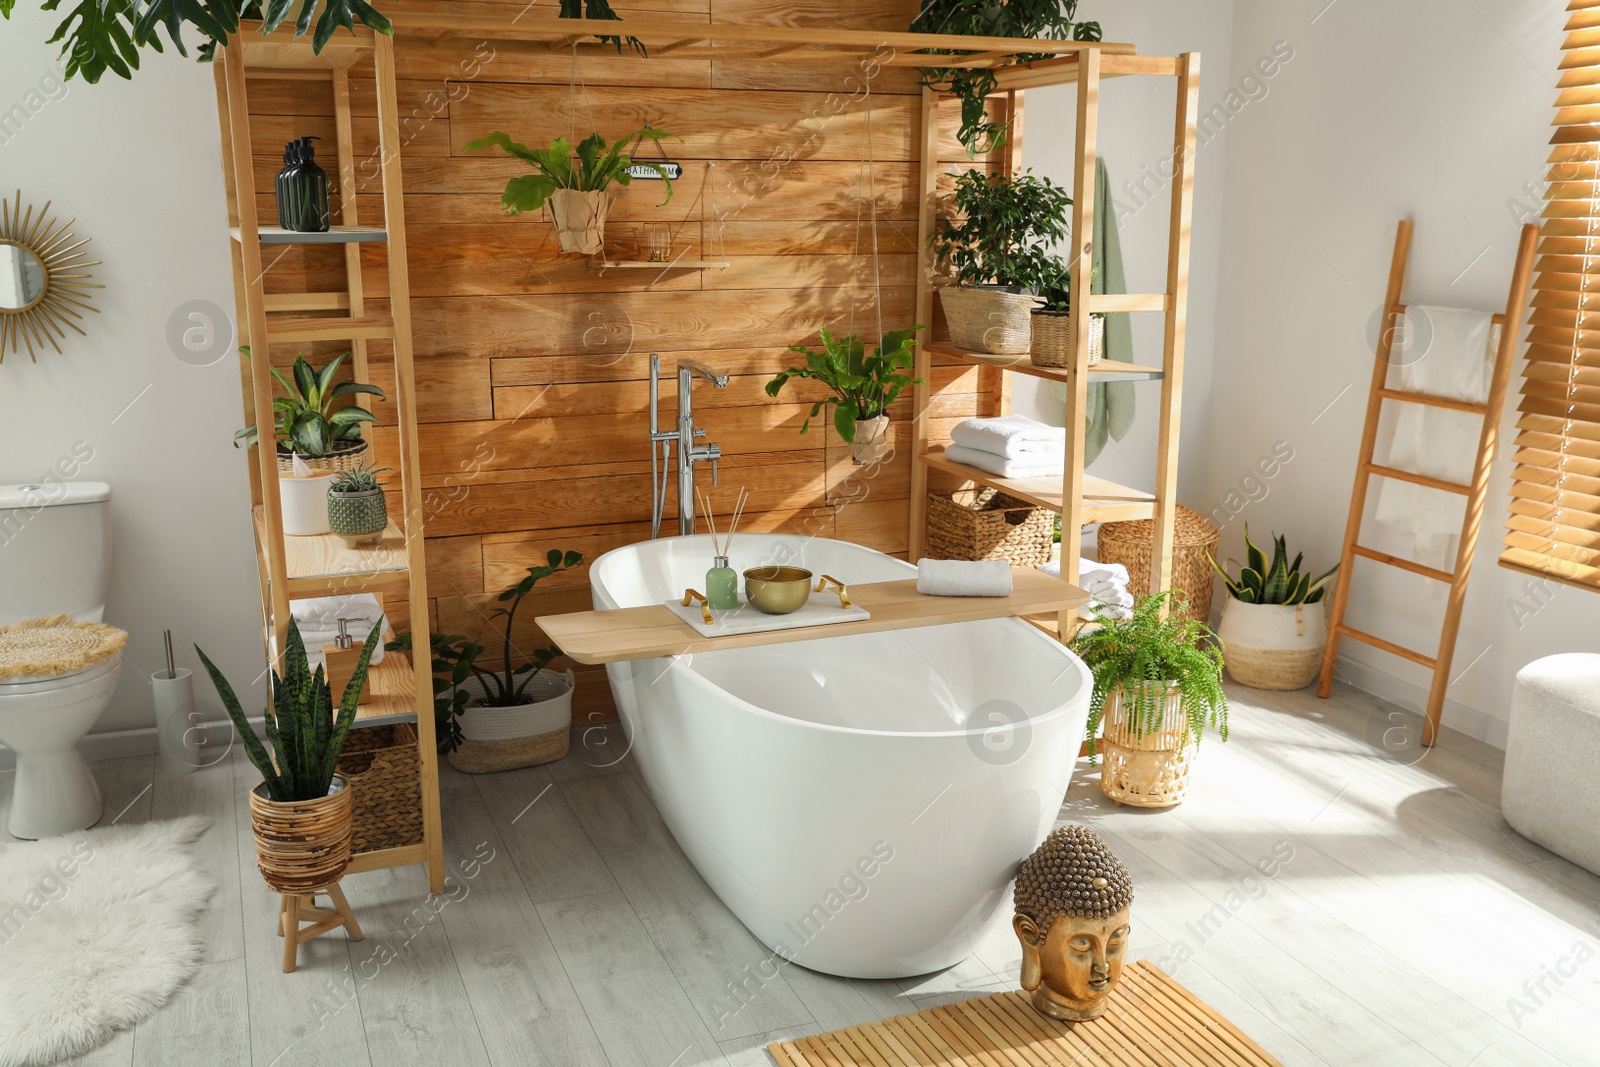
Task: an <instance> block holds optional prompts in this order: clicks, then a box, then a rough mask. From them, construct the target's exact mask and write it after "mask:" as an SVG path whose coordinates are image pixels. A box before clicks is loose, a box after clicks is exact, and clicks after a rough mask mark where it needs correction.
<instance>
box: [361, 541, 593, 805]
mask: <svg viewBox="0 0 1600 1067" xmlns="http://www.w3.org/2000/svg"><path fill="white" fill-rule="evenodd" d="M582 562H583V555H582V554H581V553H578V552H565V553H563V552H562V551H560V550H559V549H554V548H553V549H551V550H550V553H549V555H548V556H547V557H546V559H545V563H544V564H543V565H542V566H538V567H529V568H528V573H527V576H526V577H524V578H523V579H522V580H521V581H519V582H518V583H517V584H516V585H513V586H511V587H510V588H509V589H507V590H505V591H504V592H502V593H501V594H500V602H501V603H502V604H509V605H510V607H504V608H496V609H495V612H494V615H495V617H496V618H501V619H503V620H504V622H503V623H502V626H503V632H502V635H501V636H502V639H503V641H504V651H503V652H502V655H501V658H500V663H499V665H498V666H496V667H494V668H493V669H490V668H489V667H486V666H484V665H483V664H482V663H480V662H479V657H481V656H482V655H483V653H484V647H483V646H482V645H480V644H478V643H476V642H475V641H472V640H470V639H468V638H465V637H458V636H456V635H453V634H430V635H429V636H428V647H429V651H430V653H431V657H432V664H433V692H434V725H435V732H436V734H437V736H438V739H439V751H440V752H447V753H449V759H450V763H451V765H452V766H454V767H455V768H456V769H457V770H460V771H465V772H467V773H468V774H483V773H485V772H489V771H509V770H512V769H514V768H517V767H531V766H533V765H535V764H538V763H549V762H551V761H552V760H558V759H560V758H561V757H563V756H565V755H566V754H567V746H568V742H569V740H570V737H571V728H572V690H573V687H574V685H575V684H576V678H575V677H574V675H573V673H572V671H570V670H567V671H553V670H550V669H549V667H550V661H551V660H553V659H555V658H556V657H557V656H559V655H561V650H560V649H559V648H556V647H554V646H551V647H549V648H536V649H534V650H533V651H532V652H531V654H529V653H525V652H524V651H523V650H521V649H518V648H517V647H516V645H515V643H514V642H513V641H512V637H511V628H512V625H513V624H514V623H515V622H516V618H517V609H518V608H519V607H521V605H522V601H523V599H524V598H526V597H527V596H528V594H529V593H532V592H533V587H534V586H535V585H537V584H538V583H539V582H540V581H542V580H543V579H545V578H548V577H550V576H551V575H552V574H559V573H560V572H562V571H566V570H571V569H573V568H574V567H577V566H578V565H579V564H581V563H582ZM414 640H415V638H414V635H412V634H410V633H404V634H401V635H400V636H399V637H398V638H396V639H395V640H393V641H391V642H389V644H388V645H386V646H384V647H385V648H386V649H390V650H403V651H409V650H410V649H411V647H412V644H413V643H414ZM519 659H521V660H524V662H522V663H521V664H520V665H516V664H517V660H519Z"/></svg>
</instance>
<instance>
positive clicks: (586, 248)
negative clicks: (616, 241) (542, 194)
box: [550, 189, 611, 256]
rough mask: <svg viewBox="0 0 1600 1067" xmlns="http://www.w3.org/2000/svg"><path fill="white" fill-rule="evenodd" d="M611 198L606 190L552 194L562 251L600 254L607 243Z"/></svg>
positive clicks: (566, 190) (570, 191) (551, 209)
mask: <svg viewBox="0 0 1600 1067" xmlns="http://www.w3.org/2000/svg"><path fill="white" fill-rule="evenodd" d="M610 210H611V198H610V197H609V196H607V195H606V193H605V191H604V190H594V191H590V192H584V191H581V190H578V189H557V190H556V191H555V192H553V193H551V194H550V217H551V218H553V219H554V220H555V223H556V236H557V237H558V238H560V240H561V251H563V252H581V253H582V254H583V255H586V256H593V255H598V254H599V253H600V252H601V251H602V250H603V249H604V247H605V243H606V213H607V212H609V211H610Z"/></svg>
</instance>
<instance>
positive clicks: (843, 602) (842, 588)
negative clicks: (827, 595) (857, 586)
mask: <svg viewBox="0 0 1600 1067" xmlns="http://www.w3.org/2000/svg"><path fill="white" fill-rule="evenodd" d="M830 585H833V586H837V587H838V591H839V606H840V607H843V608H848V607H850V606H851V604H850V588H849V587H848V586H846V585H845V584H844V583H843V582H841V581H840V580H839V579H837V578H835V577H833V575H831V574H824V575H823V576H822V577H821V578H818V579H817V587H816V588H815V589H813V590H812V592H813V593H820V592H822V591H823V590H824V589H826V588H827V587H828V586H830Z"/></svg>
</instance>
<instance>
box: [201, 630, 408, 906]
mask: <svg viewBox="0 0 1600 1067" xmlns="http://www.w3.org/2000/svg"><path fill="white" fill-rule="evenodd" d="M379 629H380V627H379V626H374V627H373V628H372V632H371V633H370V634H368V635H367V641H366V644H365V645H363V646H362V648H361V656H360V658H359V659H358V660H357V661H356V668H355V671H354V672H353V673H352V674H351V676H350V681H349V683H348V684H346V686H345V689H344V693H343V694H342V695H341V696H340V698H339V703H338V704H335V703H334V702H333V696H332V693H331V692H330V690H329V688H328V681H327V678H326V677H325V676H324V674H323V673H322V668H321V667H318V668H317V670H316V673H315V674H313V673H312V672H311V668H310V663H309V661H308V660H307V658H306V646H305V642H304V641H303V640H301V637H300V628H299V627H298V626H296V625H295V624H294V622H293V621H291V622H290V623H289V639H288V641H287V647H286V648H285V651H284V660H283V670H282V672H281V673H280V672H279V671H277V670H274V671H273V672H272V704H271V706H270V707H268V708H267V709H266V732H267V740H268V741H269V742H270V743H271V745H272V751H271V752H270V753H269V752H268V751H267V747H266V745H264V744H262V742H261V738H260V737H258V736H256V732H255V729H254V728H253V727H252V726H251V725H250V722H249V720H248V719H246V718H245V714H244V709H243V708H242V707H241V706H240V704H239V697H238V695H237V694H236V693H235V692H234V691H233V686H231V685H230V684H228V679H226V678H225V677H223V675H222V672H221V671H219V670H217V667H216V665H215V664H214V663H212V662H211V660H210V659H209V658H208V657H207V656H206V654H205V652H203V651H201V649H200V646H199V645H196V646H195V652H197V653H198V654H199V656H200V662H201V663H203V664H205V668H206V673H207V674H209V675H210V676H211V684H212V685H214V686H215V687H216V689H217V696H218V697H219V698H221V700H222V706H223V707H224V708H226V709H227V712H228V718H229V719H231V720H233V726H234V729H236V730H238V731H239V737H240V739H241V740H242V741H243V742H244V751H245V755H247V756H249V757H250V762H251V763H252V764H254V765H255V768H256V770H257V771H259V772H260V773H261V783H260V784H259V785H257V786H256V787H255V788H253V789H251V790H250V793H249V802H250V823H251V827H252V828H253V829H254V831H255V840H256V865H257V866H258V867H259V868H260V869H261V874H262V877H263V878H265V879H266V882H267V885H268V886H269V887H271V889H272V890H273V892H276V893H285V894H290V895H297V896H305V895H307V894H308V893H309V891H311V890H314V889H321V888H323V887H325V886H329V885H332V884H333V883H334V882H337V881H338V880H339V877H340V875H342V874H343V873H344V869H345V867H346V866H348V865H349V863H350V835H351V817H352V808H351V792H350V788H349V783H347V782H346V781H345V779H344V778H342V777H340V776H339V775H338V774H337V773H336V769H337V766H338V763H339V753H340V752H342V751H343V750H344V742H345V738H346V737H348V736H349V734H350V726H351V724H352V723H354V722H355V717H356V702H357V700H359V699H360V696H361V688H362V686H364V685H365V684H366V681H367V665H368V662H369V661H370V660H371V659H372V653H373V651H374V650H375V649H376V648H377V647H378V640H379V636H378V634H379Z"/></svg>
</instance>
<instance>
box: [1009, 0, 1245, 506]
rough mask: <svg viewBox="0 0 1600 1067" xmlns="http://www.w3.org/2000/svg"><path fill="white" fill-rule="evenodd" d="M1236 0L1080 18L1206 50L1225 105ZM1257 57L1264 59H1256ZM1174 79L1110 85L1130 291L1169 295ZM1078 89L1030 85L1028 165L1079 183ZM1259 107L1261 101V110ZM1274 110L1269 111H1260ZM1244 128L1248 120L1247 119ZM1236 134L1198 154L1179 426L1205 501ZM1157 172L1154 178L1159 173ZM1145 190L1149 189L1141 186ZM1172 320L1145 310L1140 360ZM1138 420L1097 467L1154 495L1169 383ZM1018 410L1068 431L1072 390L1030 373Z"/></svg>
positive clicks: (1192, 499)
mask: <svg viewBox="0 0 1600 1067" xmlns="http://www.w3.org/2000/svg"><path fill="white" fill-rule="evenodd" d="M1232 12H1233V0H1197V2H1194V3H1183V4H1174V3H1171V2H1170V0H1122V2H1118V3H1104V2H1089V3H1085V4H1083V5H1082V7H1080V9H1079V17H1081V18H1092V19H1099V20H1100V24H1101V28H1102V30H1103V31H1104V33H1105V39H1106V40H1108V41H1128V42H1132V43H1134V44H1136V45H1137V46H1138V49H1139V52H1140V53H1141V54H1144V55H1177V54H1179V53H1180V52H1199V53H1200V54H1201V56H1200V63H1201V70H1200V85H1201V93H1200V96H1201V100H1202V101H1203V102H1204V105H1205V107H1207V108H1209V107H1210V106H1211V105H1212V104H1214V103H1216V102H1218V101H1220V100H1221V99H1222V98H1223V95H1224V93H1225V92H1226V91H1227V86H1228V85H1229V84H1230V83H1232V82H1234V81H1236V80H1237V78H1238V76H1239V74H1240V73H1241V72H1242V70H1243V68H1241V70H1239V71H1236V70H1235V69H1234V68H1235V66H1237V64H1235V62H1234V61H1233V57H1232V19H1233V14H1232ZM1249 58H1251V59H1252V60H1253V59H1254V56H1253V55H1252V56H1251V57H1249ZM1176 86H1177V80H1176V79H1174V78H1144V77H1127V78H1115V79H1107V80H1106V81H1104V82H1103V83H1102V88H1101V112H1100V141H1099V150H1100V154H1101V156H1102V157H1103V158H1104V159H1105V161H1106V170H1107V173H1108V174H1109V176H1110V178H1111V184H1112V186H1113V188H1114V190H1115V193H1114V196H1113V200H1114V202H1115V203H1116V206H1117V211H1118V218H1119V229H1118V235H1119V236H1120V238H1121V241H1122V256H1123V266H1124V268H1125V270H1126V272H1127V280H1128V291H1129V292H1135V293H1159V292H1162V291H1164V290H1165V289H1166V269H1167V227H1168V223H1169V221H1170V217H1171V185H1170V183H1169V182H1166V181H1163V180H1161V179H1160V177H1159V175H1160V167H1161V164H1162V163H1163V162H1164V161H1166V160H1168V159H1169V158H1170V157H1171V155H1172V145H1173V121H1174V117H1175V114H1176V112H1175V107H1176V103H1177V88H1176ZM1076 98H1077V90H1076V89H1075V88H1073V87H1070V86H1054V87H1051V88H1047V89H1030V90H1028V94H1027V98H1026V104H1025V112H1024V118H1025V125H1024V136H1023V141H1022V145H1023V149H1022V155H1023V163H1024V165H1025V166H1028V167H1031V168H1032V169H1033V170H1034V171H1035V172H1037V173H1039V174H1043V175H1046V176H1048V177H1049V178H1051V179H1052V180H1053V181H1055V182H1057V183H1059V184H1061V185H1064V186H1066V187H1067V188H1068V189H1071V188H1072V166H1073V159H1074V154H1075V150H1076V140H1075V138H1076V135H1077V134H1076V118H1075V116H1076V112H1075V107H1076V103H1075V101H1076ZM1251 106H1252V107H1256V106H1258V105H1255V104H1252V105H1251ZM1260 106H1265V105H1260ZM1239 121H1241V122H1242V121H1246V120H1245V118H1243V117H1241V118H1240V119H1239ZM1226 154H1227V137H1226V136H1217V137H1214V138H1212V139H1211V140H1210V141H1209V143H1207V144H1204V145H1203V146H1201V147H1200V149H1199V150H1198V152H1197V153H1196V171H1195V175H1196V177H1195V211H1194V232H1193V245H1192V248H1191V252H1190V289H1189V331H1188V351H1187V358H1186V361H1185V367H1186V374H1187V378H1186V380H1185V383H1184V395H1183V419H1182V422H1181V424H1180V429H1181V445H1180V453H1179V455H1180V457H1181V458H1180V463H1179V494H1178V495H1179V497H1180V499H1182V500H1183V501H1184V502H1185V503H1189V504H1191V505H1192V506H1198V504H1197V503H1196V498H1197V497H1199V496H1200V495H1202V493H1203V486H1204V485H1205V454H1204V445H1205V442H1206V440H1207V428H1206V427H1207V422H1208V415H1209V411H1210V408H1211V403H1210V398H1211V393H1212V375H1213V368H1214V365H1215V362H1216V358H1215V349H1214V336H1215V332H1216V322H1215V308H1216V303H1217V274H1218V264H1219V261H1220V256H1221V254H1222V242H1223V226H1222V204H1223V189H1224V173H1225V171H1224V159H1225V157H1226ZM1152 175H1154V177H1152ZM1130 183H1131V185H1132V186H1137V185H1138V184H1140V183H1143V189H1142V191H1141V190H1139V189H1137V188H1130ZM1162 321H1163V320H1162V316H1160V315H1157V314H1146V315H1135V316H1133V317H1132V323H1133V329H1134V358H1135V359H1136V360H1137V361H1139V362H1141V363H1145V364H1153V365H1156V366H1159V365H1160V363H1161V346H1162ZM1135 388H1136V389H1137V391H1138V399H1137V403H1138V408H1137V412H1138V414H1137V417H1136V421H1135V423H1134V425H1133V427H1132V429H1131V430H1130V431H1129V432H1128V434H1127V436H1126V437H1124V438H1123V439H1122V440H1121V441H1113V442H1111V443H1109V444H1108V445H1107V446H1106V448H1105V450H1104V451H1103V452H1102V453H1101V454H1100V457H1099V459H1097V460H1096V461H1095V463H1094V464H1093V466H1092V467H1091V468H1090V469H1091V470H1092V471H1093V472H1094V473H1096V474H1098V475H1101V476H1102V477H1105V478H1110V479H1111V480H1113V481H1116V482H1119V483H1121V484H1123V485H1128V486H1132V487H1134V488H1139V489H1145V490H1150V491H1153V490H1154V489H1155V470H1156V463H1155V456H1156V434H1157V429H1158V424H1159V420H1158V419H1157V417H1156V416H1157V411H1158V408H1157V405H1158V402H1159V395H1160V394H1159V387H1158V386H1157V385H1156V384H1155V383H1149V384H1141V385H1138V386H1136V387H1135ZM1012 408H1013V410H1014V411H1016V412H1018V413H1019V414H1024V415H1030V416H1032V417H1034V418H1036V419H1041V420H1044V421H1047V422H1051V423H1054V424H1055V425H1058V426H1059V425H1061V423H1062V421H1063V417H1064V414H1063V408H1062V395H1060V394H1056V393H1053V392H1052V390H1051V388H1050V387H1049V385H1048V384H1047V383H1044V382H1042V381H1040V380H1039V379H1036V378H1030V377H1027V376H1024V375H1015V376H1013V380H1012Z"/></svg>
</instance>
